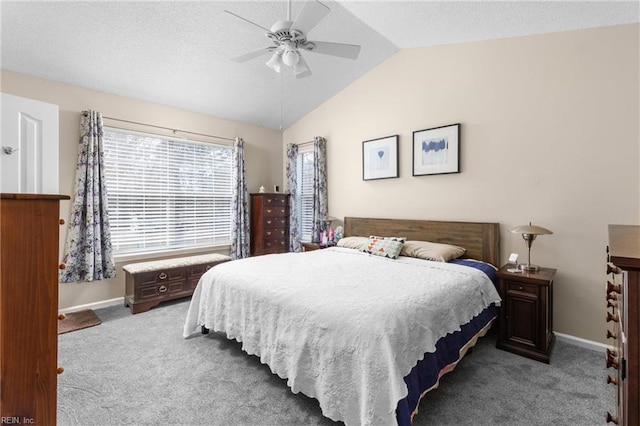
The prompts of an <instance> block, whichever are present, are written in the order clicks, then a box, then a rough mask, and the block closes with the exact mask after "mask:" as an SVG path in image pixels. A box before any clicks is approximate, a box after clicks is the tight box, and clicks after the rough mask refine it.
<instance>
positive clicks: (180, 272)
mask: <svg viewBox="0 0 640 426" xmlns="http://www.w3.org/2000/svg"><path fill="white" fill-rule="evenodd" d="M184 273H185V272H184V268H175V269H165V270H160V271H153V272H143V273H141V274H136V284H137V285H150V284H162V283H165V282H167V281H174V280H182V279H184V277H185V275H184Z"/></svg>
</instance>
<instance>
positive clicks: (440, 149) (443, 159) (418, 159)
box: [413, 123, 460, 176]
mask: <svg viewBox="0 0 640 426" xmlns="http://www.w3.org/2000/svg"><path fill="white" fill-rule="evenodd" d="M445 173H460V123H457V124H450V125H448V126H442V127H434V128H433V129H426V130H418V131H415V132H413V175H414V176H423V175H439V174H445Z"/></svg>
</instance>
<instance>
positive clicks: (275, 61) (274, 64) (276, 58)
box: [267, 52, 282, 73]
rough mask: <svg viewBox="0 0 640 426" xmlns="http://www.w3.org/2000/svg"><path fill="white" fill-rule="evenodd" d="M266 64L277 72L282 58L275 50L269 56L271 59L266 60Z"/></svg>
mask: <svg viewBox="0 0 640 426" xmlns="http://www.w3.org/2000/svg"><path fill="white" fill-rule="evenodd" d="M267 66H268V67H269V68H271V69H272V70H274V71H275V72H277V73H279V72H280V70H281V69H282V58H281V57H280V55H278V53H277V52H276V53H274V54H273V56H271V59H269V60H268V61H267Z"/></svg>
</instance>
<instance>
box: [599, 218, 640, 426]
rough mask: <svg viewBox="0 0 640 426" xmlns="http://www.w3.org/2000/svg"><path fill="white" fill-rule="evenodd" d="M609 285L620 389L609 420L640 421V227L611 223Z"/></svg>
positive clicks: (610, 354)
mask: <svg viewBox="0 0 640 426" xmlns="http://www.w3.org/2000/svg"><path fill="white" fill-rule="evenodd" d="M607 275H609V279H608V280H607V285H606V302H607V316H606V320H607V322H608V323H610V324H611V327H610V329H609V330H607V338H608V339H610V341H611V342H612V345H613V347H614V349H613V350H609V349H607V354H606V364H607V369H608V371H609V374H608V376H607V383H610V384H612V385H613V386H615V388H616V392H617V405H618V406H617V407H616V410H612V411H613V412H612V411H607V413H606V417H605V418H606V421H607V423H615V424H618V425H627V426H637V425H638V424H640V392H639V385H640V365H639V363H638V360H639V358H640V315H639V312H638V307H640V291H639V290H640V289H639V287H640V226H633V225H609V246H608V247H607Z"/></svg>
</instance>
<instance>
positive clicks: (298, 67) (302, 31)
mask: <svg viewBox="0 0 640 426" xmlns="http://www.w3.org/2000/svg"><path fill="white" fill-rule="evenodd" d="M329 12H330V9H329V8H328V7H327V6H325V5H324V4H322V3H320V2H319V1H318V0H307V2H306V3H305V4H304V6H303V7H302V10H300V14H299V15H298V17H297V18H296V20H295V21H291V0H289V2H288V6H287V20H286V21H278V22H276V23H275V24H273V25H272V26H271V29H270V30H268V29H266V28H265V27H263V26H261V25H259V24H256V23H255V22H251V21H249V20H248V19H245V18H243V17H241V16H238V15H236V14H235V13H232V12H229V11H227V10H225V11H224V13H226V14H228V15H230V16H233V17H234V18H237V19H236V21H237V22H239V23H242V24H243V25H245V27H247V28H250V29H252V30H254V31H260V32H261V33H262V34H264V35H265V36H266V37H267V38H269V39H270V40H271V42H272V43H273V45H272V46H268V47H264V48H261V49H259V50H256V51H253V52H249V53H246V54H244V55H241V56H237V57H235V58H232V59H231V60H232V61H235V62H240V63H241V62H246V61H249V60H251V59H254V58H257V57H259V56H262V55H264V54H267V53H271V54H272V55H271V58H270V59H269V60H268V61H267V63H266V64H267V66H268V67H269V68H271V69H272V70H274V71H275V72H278V73H279V72H280V71H281V69H282V65H283V64H284V65H287V66H289V67H291V68H292V69H293V74H294V75H295V76H296V78H303V77H307V76H309V75H311V70H310V69H309V66H308V65H307V63H306V61H305V60H304V57H303V56H302V53H301V52H300V51H301V50H306V51H308V52H315V53H322V54H324V55H332V56H339V57H341V58H348V59H357V58H358V55H359V54H360V46H358V45H355V44H343V43H331V42H327V41H309V40H307V34H308V33H309V31H311V30H312V29H313V28H314V27H315V26H316V25H318V23H319V22H320V21H321V20H322V18H324V17H325V16H326V15H327V14H328V13H329Z"/></svg>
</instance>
